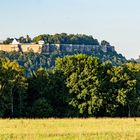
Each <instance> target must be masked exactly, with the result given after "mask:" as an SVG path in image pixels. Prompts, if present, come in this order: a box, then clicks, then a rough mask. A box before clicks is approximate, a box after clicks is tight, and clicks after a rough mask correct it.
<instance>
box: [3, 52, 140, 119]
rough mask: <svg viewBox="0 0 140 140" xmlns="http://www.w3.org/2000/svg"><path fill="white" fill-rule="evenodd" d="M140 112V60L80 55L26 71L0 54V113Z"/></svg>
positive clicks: (100, 114) (75, 114) (30, 115)
mask: <svg viewBox="0 0 140 140" xmlns="http://www.w3.org/2000/svg"><path fill="white" fill-rule="evenodd" d="M93 116H95V117H104V116H108V117H109V116H111V117H124V116H125V117H127V116H129V117H131V116H140V64H136V63H132V62H130V63H126V64H123V65H121V66H112V64H111V63H110V62H107V61H106V62H101V61H100V60H99V59H98V58H96V57H92V56H88V55H84V54H78V55H72V56H65V57H64V58H57V60H56V62H55V67H54V68H52V69H45V68H39V69H37V70H36V71H35V72H32V74H31V75H30V76H26V74H25V69H24V68H23V67H21V66H20V65H19V64H18V63H17V62H16V61H11V60H9V59H8V58H0V117H4V118H5V117H17V118H18V117H28V118H36V117H38V118H41V117H59V118H62V117H93Z"/></svg>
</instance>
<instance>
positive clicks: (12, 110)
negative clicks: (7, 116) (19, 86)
mask: <svg viewBox="0 0 140 140" xmlns="http://www.w3.org/2000/svg"><path fill="white" fill-rule="evenodd" d="M13 113H14V106H13V95H12V94H11V118H13Z"/></svg>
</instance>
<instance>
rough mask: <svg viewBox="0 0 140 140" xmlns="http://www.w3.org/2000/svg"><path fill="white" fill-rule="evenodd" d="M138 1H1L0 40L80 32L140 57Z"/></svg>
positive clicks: (131, 56)
mask: <svg viewBox="0 0 140 140" xmlns="http://www.w3.org/2000/svg"><path fill="white" fill-rule="evenodd" d="M139 7H140V0H0V18H1V20H0V40H2V39H6V38H7V37H19V36H25V35H27V34H29V35H30V36H31V37H33V36H35V35H38V34H44V33H49V34H54V33H61V32H66V33H82V34H88V35H93V37H94V38H97V39H98V40H99V41H101V40H104V39H105V40H107V41H109V42H110V43H111V44H112V45H114V46H115V48H116V50H117V51H118V52H119V53H122V54H123V55H125V56H126V57H127V58H137V57H138V56H139V55H140V47H139V46H140V38H139V33H140V8H139Z"/></svg>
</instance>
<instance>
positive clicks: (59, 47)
mask: <svg viewBox="0 0 140 140" xmlns="http://www.w3.org/2000/svg"><path fill="white" fill-rule="evenodd" d="M99 49H101V50H102V51H103V52H107V51H112V52H114V51H115V48H114V46H102V45H74V44H46V45H43V46H42V53H53V52H68V53H72V52H80V53H85V52H90V51H94V50H99Z"/></svg>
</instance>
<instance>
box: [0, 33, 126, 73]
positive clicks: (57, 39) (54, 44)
mask: <svg viewBox="0 0 140 140" xmlns="http://www.w3.org/2000/svg"><path fill="white" fill-rule="evenodd" d="M17 40H18V41H19V42H20V44H21V46H23V47H26V46H29V44H33V43H35V44H37V42H38V41H40V40H42V41H43V42H44V45H42V48H41V53H34V52H33V51H29V52H21V51H20V50H18V51H13V52H5V51H1V52H0V57H8V58H9V59H10V60H16V61H17V62H18V63H19V64H20V65H22V66H23V67H25V69H26V70H27V71H28V72H29V71H34V70H36V69H38V68H40V67H43V68H52V67H53V66H54V64H55V60H56V58H58V57H64V56H66V55H74V54H80V53H82V54H87V55H91V56H94V57H98V58H100V60H101V61H102V62H104V61H111V62H112V64H113V65H121V64H123V63H125V62H126V58H125V57H124V56H122V55H121V54H119V53H117V52H116V51H115V48H114V46H111V45H110V43H109V42H107V41H105V40H103V41H102V42H101V43H99V41H98V40H97V39H94V38H93V37H92V36H87V35H80V34H77V35H73V34H70V35H68V34H65V33H62V34H55V35H48V34H46V35H39V36H36V37H34V38H33V39H31V38H30V37H29V36H27V37H26V38H24V37H20V38H18V39H17ZM12 41H13V38H7V40H5V41H4V43H5V44H9V43H11V42H12ZM22 44H23V45H22ZM25 44H27V45H25Z"/></svg>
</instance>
